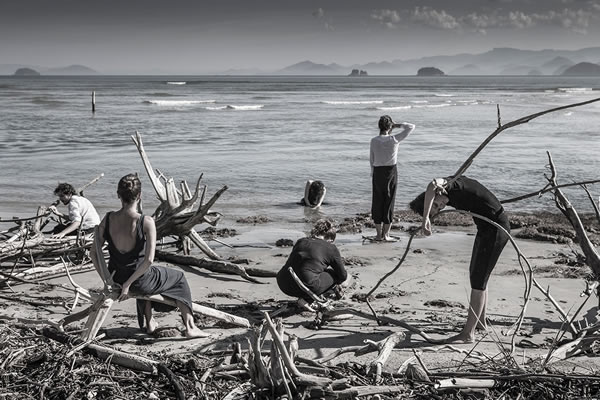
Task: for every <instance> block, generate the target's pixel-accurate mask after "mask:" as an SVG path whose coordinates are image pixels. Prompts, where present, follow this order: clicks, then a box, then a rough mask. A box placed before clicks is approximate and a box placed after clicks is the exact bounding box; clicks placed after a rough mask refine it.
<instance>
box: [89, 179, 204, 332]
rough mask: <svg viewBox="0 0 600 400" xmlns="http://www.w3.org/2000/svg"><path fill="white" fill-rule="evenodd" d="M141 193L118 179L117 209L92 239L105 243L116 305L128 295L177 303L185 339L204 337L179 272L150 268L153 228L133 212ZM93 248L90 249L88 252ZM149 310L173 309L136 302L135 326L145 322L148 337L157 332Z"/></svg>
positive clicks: (138, 186)
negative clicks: (115, 288) (117, 293)
mask: <svg viewBox="0 0 600 400" xmlns="http://www.w3.org/2000/svg"><path fill="white" fill-rule="evenodd" d="M141 191H142V185H141V182H140V180H139V179H138V177H137V175H135V174H129V175H126V176H124V177H123V178H121V180H120V181H119V186H118V189H117V194H118V196H119V199H120V200H121V209H120V210H118V211H114V212H109V213H108V214H106V216H105V217H104V219H103V220H102V222H101V223H100V225H99V232H98V235H97V236H96V238H95V240H99V241H100V242H101V244H102V245H103V244H104V242H105V241H106V242H107V243H108V253H109V255H110V260H109V263H108V270H109V271H110V272H111V274H113V280H114V282H116V283H118V284H120V285H121V295H120V296H119V301H123V300H126V299H127V298H129V293H130V292H131V293H132V294H138V295H153V294H160V295H162V296H164V297H167V298H170V299H172V300H175V302H176V303H177V307H178V308H179V311H180V312H181V317H182V319H183V323H184V325H185V334H186V336H187V337H201V336H207V334H206V333H204V332H203V331H202V330H200V329H198V327H196V325H195V324H194V316H193V314H192V309H193V308H192V295H191V292H190V287H189V285H188V283H187V280H186V279H185V275H184V274H183V272H181V271H177V270H174V269H171V268H165V267H160V266H155V265H152V263H153V261H154V251H155V249H156V227H155V225H154V219H153V218H152V217H149V216H144V215H142V214H139V213H138V212H137V210H138V204H139V202H140V198H141ZM95 247H96V246H92V251H94V249H95ZM100 256H101V255H100ZM94 259H95V257H92V260H94ZM96 269H98V266H96ZM153 308H154V309H155V310H159V311H169V310H172V309H173V307H171V306H168V305H165V304H161V303H155V302H150V301H144V300H138V301H137V311H138V323H139V325H140V328H143V327H144V320H145V322H146V331H147V332H148V333H150V334H151V333H153V332H154V331H155V330H156V328H157V323H156V321H155V319H154V318H153V317H152V309H153Z"/></svg>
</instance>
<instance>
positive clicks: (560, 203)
mask: <svg viewBox="0 0 600 400" xmlns="http://www.w3.org/2000/svg"><path fill="white" fill-rule="evenodd" d="M546 153H547V154H548V162H549V167H550V170H551V173H552V175H551V176H550V177H546V179H548V182H549V183H550V185H551V186H552V187H553V188H554V190H553V193H554V201H555V203H556V206H557V207H558V209H559V210H560V212H562V213H563V215H564V216H565V217H567V219H568V220H569V222H570V223H571V226H573V229H575V233H576V235H577V241H578V242H579V246H580V247H581V250H582V251H583V254H585V263H586V264H587V265H588V266H589V267H590V268H591V269H592V271H594V274H595V275H596V276H597V277H599V276H600V255H598V252H597V251H596V248H595V247H594V245H593V244H592V242H591V240H590V239H589V237H588V235H587V233H586V231H585V228H584V226H583V223H582V222H581V219H580V218H579V214H577V211H576V210H575V207H573V206H572V205H571V202H569V200H568V199H567V197H566V196H565V195H564V194H563V193H562V191H561V190H560V189H559V188H558V187H557V186H558V185H557V184H556V168H555V166H554V162H553V161H552V155H551V154H550V152H549V151H548V152H546Z"/></svg>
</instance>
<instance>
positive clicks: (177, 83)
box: [167, 82, 187, 85]
mask: <svg viewBox="0 0 600 400" xmlns="http://www.w3.org/2000/svg"><path fill="white" fill-rule="evenodd" d="M186 83H187V82H167V85H185V84H186Z"/></svg>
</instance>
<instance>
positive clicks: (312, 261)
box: [282, 238, 347, 286]
mask: <svg viewBox="0 0 600 400" xmlns="http://www.w3.org/2000/svg"><path fill="white" fill-rule="evenodd" d="M288 267H292V269H293V270H294V272H295V273H296V275H298V277H299V278H300V279H301V280H302V282H304V283H306V284H307V285H309V286H310V285H311V283H313V282H314V281H315V280H318V279H319V275H320V274H321V273H322V272H323V271H325V270H326V269H327V268H328V267H331V269H332V273H333V276H334V279H335V280H336V282H337V283H341V282H343V281H345V280H346V277H347V273H346V269H345V268H344V261H343V260H342V256H341V255H340V251H339V250H338V248H337V247H336V246H335V245H334V244H333V243H329V242H326V241H325V240H323V239H317V238H302V239H299V240H298V241H297V242H296V244H295V245H294V248H293V249H292V252H291V253H290V256H289V257H288V259H287V261H286V263H285V265H284V266H283V268H282V270H283V271H287V269H288Z"/></svg>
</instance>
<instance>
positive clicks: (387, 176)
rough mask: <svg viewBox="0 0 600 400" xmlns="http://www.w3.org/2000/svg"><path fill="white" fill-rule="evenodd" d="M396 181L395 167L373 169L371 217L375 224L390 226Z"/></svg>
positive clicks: (392, 217)
mask: <svg viewBox="0 0 600 400" xmlns="http://www.w3.org/2000/svg"><path fill="white" fill-rule="evenodd" d="M397 181H398V172H397V168H396V165H386V166H383V167H373V179H372V182H373V199H372V201H371V217H372V218H373V222H375V223H376V224H381V223H382V222H383V223H384V224H391V223H392V220H393V219H394V203H395V202H396V183H397Z"/></svg>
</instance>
